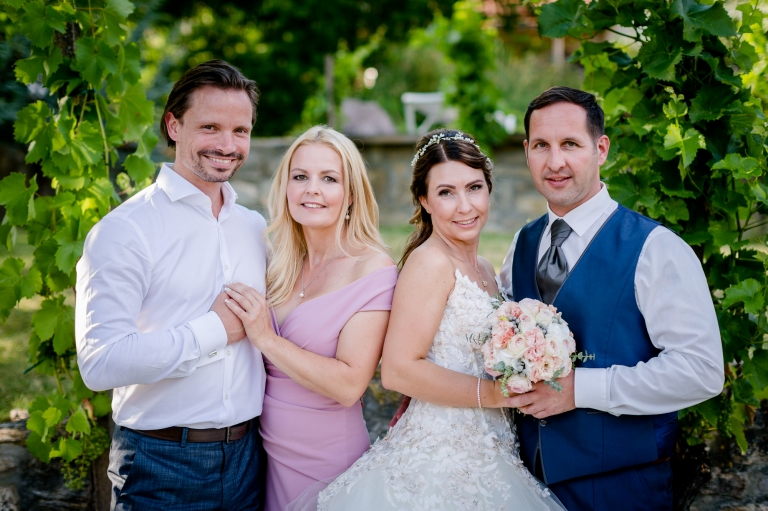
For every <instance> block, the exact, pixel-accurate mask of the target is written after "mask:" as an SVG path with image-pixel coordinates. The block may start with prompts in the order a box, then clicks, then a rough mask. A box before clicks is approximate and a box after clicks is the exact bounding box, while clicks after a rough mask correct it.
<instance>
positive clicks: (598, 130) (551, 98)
mask: <svg viewBox="0 0 768 511" xmlns="http://www.w3.org/2000/svg"><path fill="white" fill-rule="evenodd" d="M555 103H573V104H574V105H579V106H580V107H581V108H583V109H584V110H586V111H587V130H589V133H590V135H592V138H593V139H594V140H597V139H598V138H600V137H601V136H603V135H605V114H603V109H602V108H600V105H598V104H597V98H596V97H595V95H594V94H590V93H589V92H584V91H583V90H579V89H572V88H571V87H552V88H550V89H547V90H545V91H544V92H542V93H541V94H539V96H538V97H537V98H536V99H534V100H533V101H531V104H530V105H528V110H527V111H526V112H525V121H524V124H525V139H526V140H528V133H529V131H528V130H529V128H530V125H531V114H532V113H533V112H534V111H535V110H538V109H540V108H544V107H545V106H549V105H553V104H555Z"/></svg>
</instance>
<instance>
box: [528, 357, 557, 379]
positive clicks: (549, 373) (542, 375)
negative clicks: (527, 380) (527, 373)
mask: <svg viewBox="0 0 768 511" xmlns="http://www.w3.org/2000/svg"><path fill="white" fill-rule="evenodd" d="M534 367H536V369H537V376H538V377H539V379H540V380H551V379H552V377H553V376H555V371H556V370H557V369H558V367H557V366H556V364H555V359H554V358H552V357H542V358H541V360H539V361H538V362H536V364H535V365H534Z"/></svg>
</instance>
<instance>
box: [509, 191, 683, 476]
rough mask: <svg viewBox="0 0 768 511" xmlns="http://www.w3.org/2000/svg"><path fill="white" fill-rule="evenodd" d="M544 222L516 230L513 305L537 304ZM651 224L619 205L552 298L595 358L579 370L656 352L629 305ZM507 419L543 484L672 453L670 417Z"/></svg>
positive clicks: (673, 420)
mask: <svg viewBox="0 0 768 511" xmlns="http://www.w3.org/2000/svg"><path fill="white" fill-rule="evenodd" d="M547 221H548V218H547V215H544V216H543V217H541V218H539V219H538V220H536V221H534V222H531V223H530V224H528V225H526V226H525V227H523V229H522V230H521V231H520V234H519V236H518V239H517V246H516V248H515V254H514V259H513V265H512V293H513V296H514V299H515V300H522V299H523V298H533V299H536V300H541V296H540V295H539V289H538V286H537V284H536V266H537V263H538V253H539V242H540V240H541V236H542V235H543V233H544V229H545V227H546V225H547ZM658 225H659V224H658V223H657V222H654V221H653V220H651V219H649V218H646V217H644V216H642V215H640V214H638V213H635V212H633V211H630V210H628V209H626V208H624V207H623V206H619V208H618V209H617V210H616V211H615V212H614V213H613V215H612V216H611V217H610V218H609V219H608V220H607V221H606V222H605V224H603V227H602V228H601V229H600V231H599V232H598V233H597V235H596V236H595V237H594V239H593V240H592V243H591V244H590V245H589V247H587V250H586V251H585V252H584V254H583V255H582V256H581V258H580V259H579V261H578V263H577V264H576V265H575V266H574V267H573V268H572V269H571V272H570V273H569V274H568V278H567V279H566V281H565V282H564V283H563V286H562V287H561V288H560V291H559V293H558V294H557V296H556V297H555V301H554V303H553V305H554V306H555V307H557V310H558V311H560V312H562V314H563V319H565V320H566V321H567V322H568V325H569V326H570V329H571V331H572V332H573V333H574V338H575V339H576V347H577V348H576V349H577V350H578V351H581V350H586V351H588V352H589V353H590V354H594V355H595V359H594V360H589V361H586V362H584V363H583V364H582V366H583V367H610V366H612V365H623V366H630V367H633V366H635V365H637V364H638V363H639V362H647V361H648V360H649V359H650V358H652V357H654V356H656V355H657V354H658V353H659V350H658V349H657V348H655V347H654V346H653V344H652V343H651V340H650V337H649V336H648V331H647V330H646V328H645V320H644V318H643V315H642V314H641V313H640V310H639V309H638V308H637V301H636V299H635V286H634V281H635V268H636V267H637V261H638V259H639V257H640V252H641V250H642V248H643V245H644V244H645V240H646V238H647V237H648V235H649V234H650V233H651V231H652V230H653V229H655V228H656V227H657V226H658ZM515 415H516V417H517V419H516V423H517V428H518V429H517V430H518V435H519V437H520V446H521V449H520V450H521V454H522V458H523V461H524V462H525V464H526V466H527V467H528V469H529V470H531V472H533V470H534V463H535V459H536V451H537V450H540V451H541V461H542V468H543V471H544V482H545V483H547V484H554V483H558V482H561V481H565V480H568V479H573V478H575V477H582V476H588V475H593V474H599V473H603V472H608V471H610V470H616V469H620V468H625V467H630V466H634V465H640V464H643V463H648V462H651V461H655V460H657V459H659V458H665V457H667V456H670V455H671V454H672V453H673V451H674V446H675V436H676V430H677V413H676V412H672V413H668V414H663V415H621V416H619V417H616V416H614V415H611V414H609V413H605V412H599V411H597V410H591V409H584V408H577V409H575V410H572V411H570V412H567V413H563V414H560V415H555V416H552V417H547V419H546V420H542V421H539V420H538V419H535V418H534V417H532V416H523V415H521V414H515Z"/></svg>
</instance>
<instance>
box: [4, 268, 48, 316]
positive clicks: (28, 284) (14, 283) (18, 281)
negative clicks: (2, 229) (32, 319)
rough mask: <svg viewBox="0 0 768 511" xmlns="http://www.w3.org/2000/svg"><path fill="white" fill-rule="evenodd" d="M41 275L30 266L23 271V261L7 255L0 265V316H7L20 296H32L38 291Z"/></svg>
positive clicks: (40, 286) (41, 279)
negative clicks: (26, 270)
mask: <svg viewBox="0 0 768 511" xmlns="http://www.w3.org/2000/svg"><path fill="white" fill-rule="evenodd" d="M42 286H43V277H42V275H41V274H40V271H39V270H38V269H37V268H35V267H34V266H32V267H31V268H30V269H29V271H28V272H27V273H26V274H25V273H24V261H23V260H22V259H18V258H15V257H9V258H8V259H6V260H5V261H3V264H2V265H0V316H3V317H7V316H8V313H9V312H10V310H11V309H12V308H13V307H15V306H16V304H17V303H18V302H19V300H21V299H22V298H32V297H33V296H35V294H36V293H38V292H40V289H41V288H42Z"/></svg>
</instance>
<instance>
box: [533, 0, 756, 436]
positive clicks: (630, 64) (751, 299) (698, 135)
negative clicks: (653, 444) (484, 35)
mask: <svg viewBox="0 0 768 511" xmlns="http://www.w3.org/2000/svg"><path fill="white" fill-rule="evenodd" d="M622 2H624V0H596V1H593V2H579V1H574V0H558V1H557V2H554V3H550V4H547V5H545V6H542V7H541V17H540V33H542V34H543V35H545V36H549V37H562V36H564V35H566V34H567V35H570V36H573V37H582V40H583V42H582V44H581V47H580V48H579V50H577V51H576V52H575V53H574V56H573V60H574V61H576V62H578V63H580V64H581V65H582V66H583V67H584V87H585V88H587V89H588V90H590V91H592V92H595V93H596V94H598V96H599V98H600V100H601V101H602V105H603V108H604V111H605V120H606V134H608V135H609V136H610V137H611V142H612V143H611V147H612V148H614V147H616V148H618V150H617V151H615V153H613V154H612V155H611V157H610V158H609V160H608V162H607V163H606V164H605V165H604V166H603V167H602V169H601V173H602V175H603V177H604V178H605V179H606V181H607V183H608V186H609V189H610V192H611V196H612V197H614V198H615V199H616V200H618V201H619V202H620V203H622V204H624V205H625V206H627V207H630V208H633V209H636V210H639V211H640V212H642V213H644V214H646V215H648V216H650V217H652V218H655V219H658V220H660V221H662V222H663V223H665V224H666V225H667V226H668V227H670V228H671V229H674V230H675V231H676V232H678V233H680V235H681V237H682V238H683V239H684V240H685V241H686V242H688V243H690V244H691V245H692V246H693V247H694V250H695V251H696V253H697V255H698V256H699V258H700V260H701V262H702V267H703V269H704V272H705V274H706V275H707V281H708V283H709V286H710V291H711V292H712V295H713V303H714V305H715V310H716V312H717V317H718V322H719V324H720V334H721V338H722V341H723V351H724V355H725V360H726V361H728V362H727V364H728V366H729V367H728V368H727V369H726V372H727V373H728V376H727V378H726V384H725V387H726V388H725V390H724V391H723V393H722V394H721V395H720V396H718V397H716V398H713V399H712V400H709V401H706V402H704V403H701V404H699V405H697V406H695V407H691V408H690V409H688V410H687V411H682V412H680V413H681V427H682V428H683V433H684V435H685V436H686V438H688V439H690V440H691V441H694V442H695V441H700V439H701V438H704V437H706V436H707V435H710V434H711V431H712V428H713V427H716V428H718V430H719V431H720V432H721V433H722V434H724V435H727V436H730V437H732V438H734V440H736V442H737V444H738V445H739V447H740V448H741V449H742V450H744V449H746V448H747V440H746V437H745V435H744V432H743V428H744V427H746V426H747V425H748V424H749V422H750V420H751V419H750V416H751V414H752V411H750V407H753V406H755V405H756V404H757V403H758V399H761V396H768V350H765V349H763V336H764V335H768V317H767V316H766V305H768V303H767V302H766V300H767V298H766V297H767V296H768V286H767V285H766V272H768V254H766V253H764V252H763V251H764V250H765V247H768V236H766V235H764V234H763V233H764V232H765V231H764V230H763V229H757V228H759V227H762V226H763V225H764V223H765V218H767V217H768V185H767V184H766V183H765V176H766V174H768V164H767V163H766V162H767V161H768V139H767V137H766V135H768V125H766V113H767V112H766V104H765V102H764V101H763V100H761V99H759V98H764V97H765V95H766V92H768V90H767V89H766V86H765V83H766V74H768V71H766V69H764V66H756V65H755V63H757V62H760V61H762V60H765V59H766V58H768V52H767V51H766V43H768V41H766V39H767V37H766V36H767V34H766V32H765V31H764V28H763V24H764V23H765V20H764V18H765V14H764V13H763V12H762V10H761V9H760V4H759V2H757V1H756V0H748V1H743V0H742V2H741V3H740V5H736V6H735V9H736V11H737V15H740V17H741V23H738V22H735V21H734V20H733V19H731V17H730V15H729V13H728V11H726V9H725V8H724V4H723V2H722V0H672V1H671V2H666V1H662V0H639V1H638V2H635V4H636V5H632V6H630V5H627V4H625V3H622ZM641 11H642V12H641ZM628 12H631V13H632V14H631V16H630V19H628V16H629V15H628V14H627V13H628ZM628 21H629V23H628ZM597 27H611V29H612V30H615V29H616V28H617V27H626V28H628V29H629V30H622V31H623V32H624V33H625V34H626V35H627V36H628V37H629V38H630V39H631V38H635V36H636V42H635V43H633V46H634V47H635V48H634V49H633V50H632V51H627V46H626V40H623V41H618V42H616V43H612V42H601V43H594V42H593V41H591V40H589V39H591V38H592V36H593V35H596V34H597V33H598V32H599V30H598V28H597ZM587 29H589V30H592V29H594V30H593V31H592V32H591V33H587V32H588V30H587ZM633 55H634V57H633ZM755 247H760V248H761V249H762V250H761V251H758V250H756V249H755Z"/></svg>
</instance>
